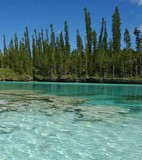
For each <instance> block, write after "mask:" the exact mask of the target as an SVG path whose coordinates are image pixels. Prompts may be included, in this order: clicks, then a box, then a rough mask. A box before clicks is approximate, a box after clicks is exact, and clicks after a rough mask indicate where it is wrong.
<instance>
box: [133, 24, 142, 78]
mask: <svg viewBox="0 0 142 160" xmlns="http://www.w3.org/2000/svg"><path fill="white" fill-rule="evenodd" d="M134 35H135V37H136V51H137V52H136V53H137V58H136V59H137V60H136V67H135V68H136V76H138V74H139V75H140V76H141V77H142V36H141V31H140V30H139V29H138V28H137V27H135V29H134Z"/></svg>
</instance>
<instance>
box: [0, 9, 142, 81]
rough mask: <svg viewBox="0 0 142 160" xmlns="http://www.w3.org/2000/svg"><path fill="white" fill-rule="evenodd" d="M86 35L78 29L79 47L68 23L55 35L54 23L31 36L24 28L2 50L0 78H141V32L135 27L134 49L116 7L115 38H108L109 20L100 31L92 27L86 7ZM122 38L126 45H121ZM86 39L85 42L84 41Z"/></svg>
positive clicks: (103, 20)
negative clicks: (70, 32)
mask: <svg viewBox="0 0 142 160" xmlns="http://www.w3.org/2000/svg"><path fill="white" fill-rule="evenodd" d="M84 15H85V29H86V35H85V37H83V39H82V37H81V36H80V33H79V30H77V31H76V49H74V50H72V49H71V45H70V41H69V32H68V23H67V21H65V22H64V31H63V32H62V31H61V32H60V33H59V35H57V36H55V33H54V28H53V25H52V24H51V25H50V30H49V31H48V29H47V30H46V32H45V31H43V29H41V31H40V32H39V33H37V31H36V29H35V30H34V33H33V36H32V37H29V33H28V28H27V27H26V28H25V32H24V36H23V38H22V39H21V40H19V39H18V37H17V34H15V35H14V38H12V39H11V40H10V43H9V45H7V44H6V37H5V36H3V41H4V47H3V48H4V49H3V51H0V80H37V81H38V80H50V79H51V80H60V79H69V80H70V79H74V80H78V79H87V78H94V79H95V78H96V79H100V78H103V79H115V78H118V79H120V78H124V79H125V78H127V79H139V78H141V77H142V33H141V31H140V30H139V29H138V28H137V27H135V29H134V31H133V34H134V35H135V46H136V47H135V49H134V48H132V43H131V35H130V32H129V30H128V29H127V28H126V29H125V31H123V32H124V34H123V35H122V33H121V17H120V13H119V8H118V7H117V6H116V7H115V11H114V13H113V15H112V37H111V38H108V33H107V25H106V20H105V19H104V18H102V22H101V27H100V33H99V34H98V33H96V31H95V29H94V28H92V23H93V22H92V21H91V16H90V12H89V11H88V10H87V8H84ZM122 38H123V41H124V44H125V47H124V48H122V47H121V39H122ZM84 39H85V42H84Z"/></svg>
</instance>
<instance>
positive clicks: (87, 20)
mask: <svg viewBox="0 0 142 160" xmlns="http://www.w3.org/2000/svg"><path fill="white" fill-rule="evenodd" d="M84 12H85V27H86V46H85V66H86V69H85V70H86V71H85V72H86V76H87V77H88V76H90V75H91V74H92V57H91V55H92V27H91V18H90V13H89V12H88V11H87V8H84Z"/></svg>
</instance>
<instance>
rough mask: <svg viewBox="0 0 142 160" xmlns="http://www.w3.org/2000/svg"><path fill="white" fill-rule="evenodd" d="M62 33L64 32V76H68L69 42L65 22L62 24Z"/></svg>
mask: <svg viewBox="0 0 142 160" xmlns="http://www.w3.org/2000/svg"><path fill="white" fill-rule="evenodd" d="M64 32H65V37H64V38H65V57H64V69H65V71H64V73H65V76H67V75H69V74H70V65H71V63H70V42H69V31H68V24H67V21H65V22H64Z"/></svg>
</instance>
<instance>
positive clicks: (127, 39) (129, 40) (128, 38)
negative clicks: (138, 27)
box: [124, 28, 132, 51]
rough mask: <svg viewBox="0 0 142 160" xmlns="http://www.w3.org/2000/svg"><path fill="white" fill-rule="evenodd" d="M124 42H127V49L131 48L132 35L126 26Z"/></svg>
mask: <svg viewBox="0 0 142 160" xmlns="http://www.w3.org/2000/svg"><path fill="white" fill-rule="evenodd" d="M124 43H125V49H126V50H128V51H129V50H130V49H131V45H132V43H131V36H130V33H129V30H128V29H127V28H126V29H125V32H124Z"/></svg>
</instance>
